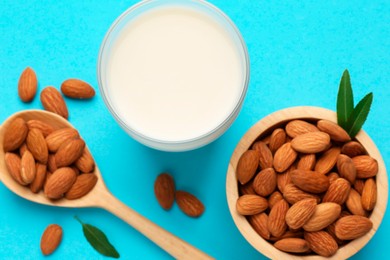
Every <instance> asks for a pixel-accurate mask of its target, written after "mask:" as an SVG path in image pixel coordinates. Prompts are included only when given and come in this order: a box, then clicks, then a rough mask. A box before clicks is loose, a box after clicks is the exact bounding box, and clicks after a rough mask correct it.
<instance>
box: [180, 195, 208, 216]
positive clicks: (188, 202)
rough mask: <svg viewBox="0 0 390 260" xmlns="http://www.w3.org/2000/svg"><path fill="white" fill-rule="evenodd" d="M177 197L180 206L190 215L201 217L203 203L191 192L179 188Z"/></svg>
mask: <svg viewBox="0 0 390 260" xmlns="http://www.w3.org/2000/svg"><path fill="white" fill-rule="evenodd" d="M175 197H176V202H177V205H178V206H179V208H180V209H181V210H182V211H183V212H184V213H185V214H187V215H188V216H190V217H199V216H200V215H202V214H203V212H204V205H203V203H202V202H201V201H200V200H199V199H198V198H196V197H195V196H194V195H192V194H191V193H188V192H186V191H180V190H178V191H176V196H175Z"/></svg>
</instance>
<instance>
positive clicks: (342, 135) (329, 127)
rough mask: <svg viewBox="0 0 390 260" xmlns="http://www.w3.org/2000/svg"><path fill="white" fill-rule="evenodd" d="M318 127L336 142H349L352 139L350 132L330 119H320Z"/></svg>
mask: <svg viewBox="0 0 390 260" xmlns="http://www.w3.org/2000/svg"><path fill="white" fill-rule="evenodd" d="M317 127H318V129H320V131H322V132H325V133H327V134H329V136H330V139H332V140H333V141H336V142H348V141H350V140H351V137H350V136H349V135H348V133H347V132H346V131H345V130H344V129H343V128H342V127H341V126H339V125H338V124H336V123H334V122H332V121H329V120H319V121H318V122H317Z"/></svg>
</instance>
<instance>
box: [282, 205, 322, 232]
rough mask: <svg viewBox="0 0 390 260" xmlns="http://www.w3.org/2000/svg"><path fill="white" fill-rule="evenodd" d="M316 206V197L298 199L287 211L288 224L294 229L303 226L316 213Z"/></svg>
mask: <svg viewBox="0 0 390 260" xmlns="http://www.w3.org/2000/svg"><path fill="white" fill-rule="evenodd" d="M316 206H317V201H316V199H304V200H301V201H298V202H297V203H295V204H294V205H292V206H291V208H290V209H289V210H288V211H287V214H286V223H287V225H288V226H289V227H290V228H292V229H299V228H301V227H302V226H303V225H304V224H305V223H306V222H307V221H308V220H309V219H310V218H311V216H312V215H313V214H314V211H315V209H316Z"/></svg>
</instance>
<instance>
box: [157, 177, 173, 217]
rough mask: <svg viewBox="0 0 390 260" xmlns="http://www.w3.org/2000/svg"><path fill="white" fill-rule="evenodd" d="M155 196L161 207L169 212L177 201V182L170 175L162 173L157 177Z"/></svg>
mask: <svg viewBox="0 0 390 260" xmlns="http://www.w3.org/2000/svg"><path fill="white" fill-rule="evenodd" d="M154 195H155V196H156V199H157V201H158V203H159V204H160V206H161V207H162V208H163V209H165V210H168V209H170V208H171V207H172V205H173V202H174V201H175V182H174V180H173V178H172V176H171V175H170V174H168V173H162V174H160V175H159V176H157V178H156V180H155V182H154Z"/></svg>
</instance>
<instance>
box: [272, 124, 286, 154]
mask: <svg viewBox="0 0 390 260" xmlns="http://www.w3.org/2000/svg"><path fill="white" fill-rule="evenodd" d="M285 142H286V132H285V131H284V130H283V129H282V128H277V129H275V130H274V131H273V132H272V134H271V139H270V141H269V149H270V150H271V152H272V153H275V152H276V150H278V149H279V148H280V147H281V146H282V145H283V144H284V143H285Z"/></svg>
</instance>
